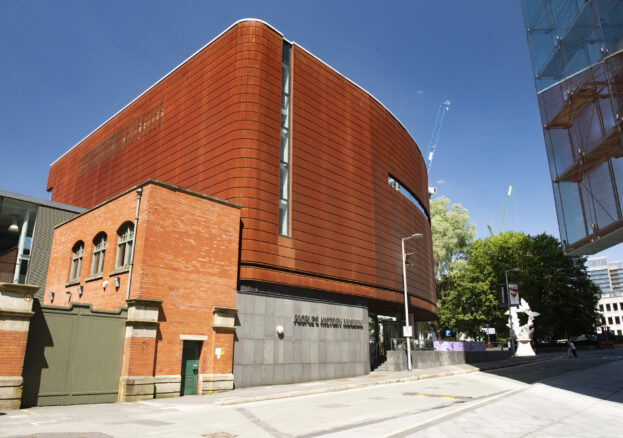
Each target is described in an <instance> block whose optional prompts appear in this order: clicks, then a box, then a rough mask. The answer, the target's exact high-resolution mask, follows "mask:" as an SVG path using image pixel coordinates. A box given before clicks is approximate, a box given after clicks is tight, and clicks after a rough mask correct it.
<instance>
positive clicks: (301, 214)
mask: <svg viewBox="0 0 623 438" xmlns="http://www.w3.org/2000/svg"><path fill="white" fill-rule="evenodd" d="M282 46H283V37H282V36H281V35H280V34H279V33H278V32H277V31H275V30H274V29H272V28H270V27H269V26H268V25H266V24H264V23H262V22H259V21H255V20H246V21H242V22H240V23H237V24H235V25H234V26H232V27H231V28H230V29H228V30H227V31H226V32H224V33H223V34H222V35H221V36H219V37H218V38H216V39H215V40H214V41H213V42H211V43H210V44H209V45H207V46H206V47H205V48H203V49H202V50H201V51H199V52H198V53H197V54H196V55H194V56H193V57H191V58H190V59H189V60H188V61H186V62H185V63H183V64H182V65H181V66H179V67H178V68H177V69H175V70H174V71H173V72H171V73H170V74H169V75H167V76H166V77H165V78H164V79H162V80H161V81H160V82H158V83H157V84H156V85H154V86H153V87H152V88H150V89H149V90H148V91H147V92H145V93H144V94H143V95H141V96H140V97H139V98H137V99H136V100H135V101H134V102H132V103H131V104H130V105H128V106H127V107H126V108H125V109H123V110H122V111H120V112H119V113H118V114H117V115H115V116H114V117H113V118H112V119H111V120H109V121H108V122H106V123H105V124H104V125H103V126H101V127H100V128H98V129H97V130H96V131H95V132H93V133H92V134H91V135H89V136H88V137H87V138H86V139H84V140H83V141H82V142H80V143H79V144H78V145H77V146H76V147H74V148H73V149H72V150H70V151H69V152H68V153H66V154H65V155H64V156H63V157H61V158H60V159H59V160H57V161H56V162H55V163H53V164H52V166H51V168H50V175H49V180H48V189H52V190H53V191H52V199H53V200H54V201H58V202H64V203H68V204H73V205H79V206H82V207H90V206H93V205H95V204H97V203H98V202H102V201H103V200H105V199H108V198H110V197H112V196H114V195H115V194H116V193H119V192H120V191H122V190H124V189H127V188H128V187H131V186H132V185H134V184H137V183H138V182H140V181H142V180H144V179H146V178H157V179H160V180H163V181H167V182H169V183H172V184H176V185H179V186H182V187H187V188H189V189H192V190H196V191H199V192H202V193H205V194H209V195H212V196H216V197H218V198H221V199H226V200H229V201H232V202H236V203H239V204H241V205H242V206H243V209H242V222H243V230H242V240H241V253H240V280H242V281H244V280H257V281H265V282H271V283H278V284H287V285H292V286H300V287H306V288H312V289H322V290H327V291H332V292H337V293H346V294H354V295H359V296H366V297H369V298H374V299H380V300H384V301H390V302H395V303H399V302H400V301H401V300H402V270H401V258H400V239H401V238H402V237H405V236H408V235H411V234H413V233H416V232H417V233H422V234H423V235H424V238H423V239H422V240H419V241H411V242H409V244H408V245H409V252H411V251H415V252H416V256H415V257H413V258H411V259H410V261H411V263H413V264H414V265H415V266H413V267H410V268H409V289H410V294H411V295H412V299H411V304H412V305H414V306H415V307H416V308H417V309H420V310H422V311H423V312H422V315H423V316H424V317H432V316H433V314H434V313H436V308H435V305H434V303H435V292H434V280H433V268H432V244H431V234H430V225H429V223H428V221H427V219H426V218H425V217H424V215H423V214H422V213H421V212H420V211H419V210H418V209H417V208H416V207H415V206H414V205H413V204H411V202H410V201H408V200H407V199H406V198H405V197H404V196H403V195H402V194H401V193H399V192H398V191H396V190H394V189H392V188H391V187H390V186H389V185H388V175H391V176H392V177H394V178H395V179H396V180H398V181H400V183H402V184H403V185H404V186H405V187H407V188H408V189H409V190H410V191H411V192H412V193H413V194H414V195H415V196H416V197H417V198H418V199H419V200H420V201H421V203H422V204H423V206H424V208H425V209H426V210H427V211H428V193H427V175H426V170H425V165H424V161H423V159H422V156H421V154H420V152H419V150H418V148H417V145H416V144H415V142H414V141H413V139H412V138H411V137H410V136H409V134H408V133H407V131H406V130H405V129H404V127H403V126H402V125H401V124H400V123H399V122H398V121H397V120H396V119H395V118H394V117H393V116H392V115H391V114H390V113H389V111H387V110H386V109H385V108H384V107H383V106H382V105H381V104H380V103H379V102H378V101H376V100H375V99H374V98H373V97H371V96H370V95H369V94H368V93H366V92H365V91H364V90H362V89H361V88H360V87H358V86H357V85H355V84H353V83H352V82H350V81H349V80H347V79H346V78H344V77H343V76H341V75H340V74H338V73H337V72H335V71H334V70H332V69H331V68H330V67H328V66H327V65H325V64H324V63H322V62H321V61H320V60H318V59H317V58H315V57H314V56H312V55H311V54H309V53H308V52H306V51H305V50H304V49H302V48H301V47H299V46H296V45H294V46H293V56H292V74H293V80H292V107H291V113H292V125H291V126H292V129H291V130H292V144H291V149H292V156H291V166H290V168H291V172H292V173H291V181H292V185H291V199H292V201H291V230H292V231H291V237H284V236H279V234H278V211H279V209H278V205H279V162H280V123H281V116H280V112H281V62H282ZM85 182H88V183H85Z"/></svg>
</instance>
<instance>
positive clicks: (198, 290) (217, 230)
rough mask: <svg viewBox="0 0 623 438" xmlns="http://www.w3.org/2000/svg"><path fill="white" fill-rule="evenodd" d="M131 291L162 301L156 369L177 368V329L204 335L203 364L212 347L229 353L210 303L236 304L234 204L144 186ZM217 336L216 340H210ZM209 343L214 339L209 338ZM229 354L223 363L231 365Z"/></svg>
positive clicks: (229, 337)
mask: <svg viewBox="0 0 623 438" xmlns="http://www.w3.org/2000/svg"><path fill="white" fill-rule="evenodd" d="M145 197H146V200H147V202H146V204H145V207H144V209H142V214H141V223H140V225H139V229H140V230H142V232H143V233H144V234H140V233H141V231H139V240H138V241H137V246H138V249H137V251H136V253H135V263H136V267H135V271H134V272H135V274H134V278H133V280H132V281H133V284H134V287H133V288H132V296H131V298H146V299H157V300H162V307H161V311H160V312H161V317H160V318H161V323H160V327H159V329H158V332H159V333H158V334H159V342H158V358H157V361H156V374H157V375H169V374H178V373H179V372H180V364H181V359H182V344H183V341H182V340H181V339H180V336H182V335H207V336H208V341H207V342H204V343H203V349H202V352H201V354H202V357H205V358H206V359H207V360H206V362H203V361H202V367H205V368H203V369H200V370H199V372H200V373H208V370H209V369H210V368H211V367H212V362H213V360H214V357H215V356H214V348H216V347H220V346H221V345H220V343H225V344H226V345H223V347H224V348H228V349H229V351H230V352H232V350H231V347H230V343H233V334H232V333H228V334H225V335H219V336H216V335H215V334H214V333H213V331H212V324H213V319H214V315H213V311H212V309H213V306H223V307H235V306H236V280H237V272H238V239H239V223H240V210H238V209H236V208H232V207H230V206H227V205H223V204H218V203H213V202H210V203H209V207H208V208H207V207H206V201H205V200H204V199H202V198H198V197H196V196H192V195H188V194H185V193H182V192H174V191H171V190H167V189H164V188H162V187H159V186H156V185H150V186H147V187H146V188H145ZM217 340H218V342H216V341H217ZM215 342H216V344H215ZM231 363H232V362H231V355H230V356H229V361H228V365H226V366H225V368H228V369H229V371H227V372H231Z"/></svg>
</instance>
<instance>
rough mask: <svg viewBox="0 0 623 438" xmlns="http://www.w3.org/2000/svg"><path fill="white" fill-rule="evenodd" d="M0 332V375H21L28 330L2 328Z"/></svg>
mask: <svg viewBox="0 0 623 438" xmlns="http://www.w3.org/2000/svg"><path fill="white" fill-rule="evenodd" d="M0 334H1V336H0V351H1V352H2V360H0V376H21V375H22V369H23V366H24V353H25V352H26V340H27V338H28V332H26V331H5V330H2V331H1V332H0Z"/></svg>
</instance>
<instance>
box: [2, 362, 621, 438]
mask: <svg viewBox="0 0 623 438" xmlns="http://www.w3.org/2000/svg"><path fill="white" fill-rule="evenodd" d="M616 353H617V354H616V356H617V357H612V358H610V356H613V354H612V353H609V354H608V355H607V357H606V356H604V354H605V353H603V354H602V353H599V354H591V355H585V354H582V355H581V357H580V359H582V360H579V361H575V360H574V361H571V360H566V353H560V352H558V353H544V354H539V355H538V356H535V357H524V358H520V357H511V358H508V359H505V360H500V361H492V362H486V363H474V364H460V365H447V366H440V367H435V368H426V369H413V370H412V371H397V372H385V371H376V372H373V373H371V374H368V375H364V376H356V377H349V378H342V379H334V380H323V381H315V382H305V383H296V384H289V385H273V386H260V387H253V388H240V389H236V390H234V391H229V392H225V393H215V394H208V395H204V396H185V397H175V398H163V399H152V400H145V401H143V402H130V403H108V404H98V405H97V404H96V405H74V406H42V407H33V408H28V409H22V410H14V411H5V412H0V436H1V437H7V436H10V437H13V438H17V437H20V438H23V437H28V438H32V437H37V438H57V437H73V438H78V437H80V438H84V437H89V438H108V437H118V438H121V437H124V438H125V437H130V438H132V437H136V436H167V437H178V436H179V437H189V436H197V437H219V438H222V437H234V436H239V437H242V436H253V437H254V438H261V437H264V436H266V437H293V436H306V437H312V436H314V437H316V436H323V435H327V434H328V435H331V436H334V435H335V436H347V437H348V436H362V437H367V436H371V437H372V436H374V437H376V436H385V435H387V434H388V432H391V431H396V430H398V431H403V432H405V434H408V433H412V432H416V431H420V432H424V430H425V429H426V428H429V427H434V428H436V429H435V430H436V431H437V432H439V431H440V430H441V429H439V428H445V429H443V430H442V431H445V432H448V433H446V434H444V433H445V432H444V433H441V434H440V435H439V436H460V435H461V434H463V433H458V432H459V431H463V432H464V431H471V432H472V433H473V432H474V431H475V430H478V431H480V430H481V429H478V428H475V429H474V428H473V427H474V425H473V424H472V423H473V422H475V423H478V421H479V420H478V418H476V419H473V418H471V417H470V416H469V415H467V413H469V412H471V411H470V410H472V409H476V410H477V409H481V411H478V412H479V416H480V417H482V416H483V415H489V414H491V415H493V414H492V413H494V414H495V415H493V417H491V420H490V421H489V422H490V423H491V424H490V426H491V427H492V428H493V429H494V432H495V434H493V435H490V436H497V435H496V434H497V432H499V427H502V425H500V424H498V423H499V421H498V423H496V421H497V420H495V418H497V417H498V416H499V417H500V418H503V416H502V415H498V414H499V413H500V412H499V409H498V410H496V409H497V404H499V403H502V402H504V400H506V399H505V398H504V397H508V400H512V403H514V404H518V405H521V406H524V405H525V409H528V410H529V409H530V408H531V407H533V406H538V409H537V411H538V412H536V413H535V412H532V411H530V412H528V413H526V415H527V417H526V418H532V417H535V416H538V415H537V414H539V413H540V414H542V416H543V421H545V422H547V421H550V420H551V419H550V417H548V415H549V414H548V412H549V411H548V409H551V408H548V406H550V405H551V406H559V405H561V403H563V402H564V401H565V400H567V399H569V394H568V391H564V389H566V387H563V388H562V389H557V388H555V387H553V386H552V387H551V388H550V390H551V391H558V392H556V393H555V394H553V395H551V396H550V395H548V394H549V393H547V394H541V393H539V394H537V395H533V394H532V392H534V391H537V390H539V391H543V389H542V388H540V389H539V388H536V389H535V388H533V385H531V383H533V381H541V380H543V379H544V378H549V377H551V376H559V375H563V376H566V375H567V374H569V379H571V382H572V383H574V382H575V383H574V384H582V385H584V384H585V383H586V382H584V380H586V379H584V378H583V377H576V375H575V374H574V373H573V371H574V370H575V369H576V368H577V369H578V370H579V369H583V368H586V367H589V366H598V365H596V364H597V362H603V363H605V364H609V365H610V366H615V367H617V368H616V369H613V370H610V371H611V372H610V374H612V376H614V377H613V379H614V380H616V381H617V382H618V380H617V379H619V377H617V376H618V375H619V374H618V369H619V368H618V366H619V364H618V363H616V362H613V361H611V360H614V359H617V360H620V359H621V358H623V356H621V354H618V353H619V352H616ZM602 356H604V357H602ZM539 363H541V364H539ZM532 364H537V365H536V367H534V366H530V365H532ZM580 365H582V367H580ZM606 366H608V365H606ZM570 367H571V368H570ZM496 369H499V370H500V372H499V373H497V372H495V371H491V370H496ZM604 369H605V368H603V367H602V368H600V370H595V371H592V372H593V373H596V375H599V376H601V373H603V370H604ZM479 371H489V372H487V373H479ZM498 374H499V375H500V376H498ZM463 375H464V376H463ZM506 375H508V376H509V377H510V378H506V377H503V376H506ZM501 376H502V377H501ZM578 376H579V374H578ZM440 377H448V379H438V378H440ZM535 379H536V380H535ZM589 380H590V381H593V380H595V378H594V377H591V378H590V379H589ZM582 382H584V383H582ZM587 384H589V386H590V387H591V388H593V389H591V391H594V390H595V389H594V387H595V385H594V384H591V383H590V382H588V383H587ZM548 385H549V384H548ZM536 386H539V385H536ZM603 386H604V389H603V390H604V391H607V390H612V387H615V386H616V388H619V386H620V385H619V383H616V382H614V383H613V382H612V379H609V380H608V379H604V383H603ZM351 390H353V391H351ZM526 390H528V391H532V392H526V393H525V394H527V395H532V396H533V398H532V399H530V402H529V403H524V402H523V401H522V400H523V399H520V398H518V397H522V396H523V395H522V394H524V392H521V391H526ZM546 390H547V388H546ZM600 390H601V389H600ZM617 390H618V389H617ZM517 391H520V392H517ZM586 391H587V390H586V389H585V388H579V389H578V388H576V389H575V392H576V393H577V394H576V395H577V397H576V398H578V397H579V399H578V400H579V401H578V400H575V399H573V400H571V399H569V401H570V402H571V401H572V402H573V403H572V404H571V405H569V406H567V405H565V409H566V411H565V414H564V415H565V416H569V413H568V412H567V411H569V412H575V411H573V408H574V407H575V406H580V407H583V406H584V405H582V403H580V402H583V403H585V404H586V403H595V402H596V401H597V402H599V403H601V404H600V405H599V409H600V410H603V411H604V412H610V411H609V410H608V409H610V410H612V409H614V410H615V411H616V412H617V415H618V409H620V407H619V406H621V405H620V404H618V403H615V404H613V403H611V401H609V400H610V399H611V398H612V397H610V396H608V397H605V398H604V397H601V398H604V400H601V399H600V394H601V393H595V394H593V393H586ZM584 393H586V395H589V396H590V397H583V398H582V395H583V394H584ZM561 394H562V395H561ZM572 395H573V394H572ZM601 395H603V394H601ZM303 396H308V397H303ZM294 397H300V398H299V399H294ZM512 397H515V398H512ZM548 397H549V398H548ZM560 397H562V399H561V398H560ZM595 397H597V398H595ZM498 399H500V400H498ZM539 400H541V401H542V402H543V403H545V402H544V401H547V403H546V406H542V405H538V403H537V402H538V401H539ZM617 401H618V399H617ZM621 402H623V400H622V401H619V403H621ZM506 403H509V402H506ZM563 404H564V403H563ZM481 405H482V406H481ZM507 408H508V406H506V405H504V409H503V410H504V411H505V410H506V409H507ZM583 409H584V408H583ZM464 410H466V411H465V412H463V411H464ZM489 410H491V412H492V413H489ZM474 412H476V411H474ZM459 414H460V415H467V416H466V417H465V418H467V419H469V421H468V422H466V423H465V424H463V423H459V422H457V421H458V420H456V416H457V415H459ZM608 415H609V416H608V418H611V413H610V414H608ZM438 417H439V418H438ZM446 417H447V418H450V419H452V421H445V419H447V418H446ZM433 419H434V420H435V422H433V423H434V424H433V423H431V421H432V420H433ZM444 421H445V422H444ZM500 421H501V420H500ZM437 422H444V423H443V425H442V424H441V423H440V424H437ZM604 422H605V423H609V421H605V420H604ZM459 425H460V427H459ZM570 427H571V426H570ZM617 427H618V424H617ZM414 428H415V429H414ZM457 428H458V429H457ZM359 429H361V430H359ZM446 429H447V430H446ZM455 429H456V430H455ZM493 429H492V430H493ZM426 430H428V429H426ZM565 430H566V429H565ZM569 430H574V429H573V428H570V429H569ZM587 430H593V431H594V427H593V429H587ZM600 430H601V429H600ZM379 431H383V433H377V432H379ZM604 431H605V430H604ZM359 432H361V433H359ZM454 432H457V434H454ZM401 433H402V432H401ZM418 433H419V432H418ZM492 433H493V432H492ZM463 435H465V434H463ZM580 435H581V436H585V435H582V434H579V435H578V434H577V433H575V434H574V433H572V434H571V435H567V436H580ZM597 435H598V436H602V435H600V434H599V433H597ZM400 436H403V435H400ZM537 436H539V435H538V434H537ZM541 436H543V435H541ZM608 436H610V435H608ZM615 436H616V434H615Z"/></svg>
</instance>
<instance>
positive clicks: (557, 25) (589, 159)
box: [522, 0, 623, 255]
mask: <svg viewBox="0 0 623 438" xmlns="http://www.w3.org/2000/svg"><path fill="white" fill-rule="evenodd" d="M522 8H523V14H524V21H525V25H526V32H527V36H528V44H529V46H530V55H531V58H532V68H533V71H534V78H535V83H536V89H537V96H538V102H539V108H540V111H541V119H542V122H543V134H544V136H545V144H546V148H547V156H548V161H549V168H550V174H551V178H552V184H553V189H554V200H555V203H556V211H557V215H558V225H559V229H560V239H561V241H562V246H563V250H564V252H565V254H567V255H587V254H594V253H596V252H599V251H601V250H603V249H606V248H609V247H611V246H613V245H615V244H617V243H619V242H621V241H622V240H623V214H622V204H623V202H622V197H623V159H621V158H620V157H621V156H622V151H623V138H622V132H621V128H622V126H621V115H622V106H623V50H622V49H623V2H621V1H614V0H599V1H597V0H595V1H581V0H557V1H554V0H522Z"/></svg>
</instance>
